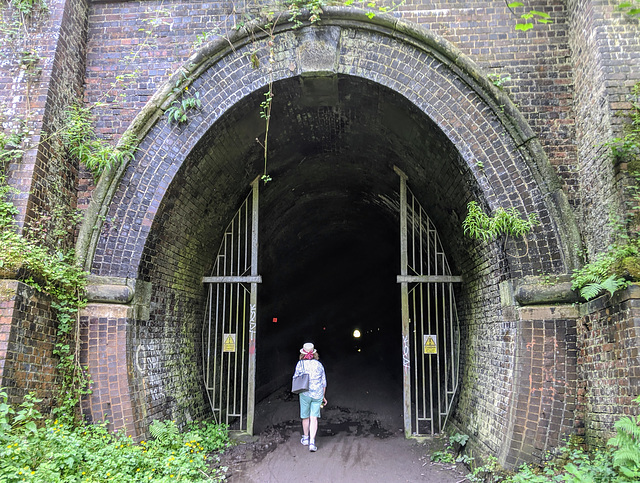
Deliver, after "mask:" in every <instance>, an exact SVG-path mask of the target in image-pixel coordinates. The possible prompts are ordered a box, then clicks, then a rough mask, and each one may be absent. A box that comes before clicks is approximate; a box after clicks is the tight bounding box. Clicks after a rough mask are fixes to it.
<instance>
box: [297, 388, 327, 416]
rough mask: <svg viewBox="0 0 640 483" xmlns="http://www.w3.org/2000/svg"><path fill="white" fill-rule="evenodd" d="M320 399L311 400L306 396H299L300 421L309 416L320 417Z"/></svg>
mask: <svg viewBox="0 0 640 483" xmlns="http://www.w3.org/2000/svg"><path fill="white" fill-rule="evenodd" d="M321 404H322V399H311V397H309V396H307V395H306V394H300V419H307V418H308V417H309V416H313V417H314V418H319V417H320V405H321Z"/></svg>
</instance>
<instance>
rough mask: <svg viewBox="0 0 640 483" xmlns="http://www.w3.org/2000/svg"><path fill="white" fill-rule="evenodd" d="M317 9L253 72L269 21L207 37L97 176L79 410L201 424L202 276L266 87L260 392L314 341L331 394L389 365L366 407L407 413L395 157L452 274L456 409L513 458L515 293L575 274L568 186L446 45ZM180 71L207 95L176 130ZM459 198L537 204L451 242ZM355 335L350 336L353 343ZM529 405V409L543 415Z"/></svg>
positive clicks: (251, 167)
mask: <svg viewBox="0 0 640 483" xmlns="http://www.w3.org/2000/svg"><path fill="white" fill-rule="evenodd" d="M325 13H326V15H325V16H324V18H323V22H322V26H313V25H312V26H305V27H303V28H300V29H296V28H293V26H292V25H288V24H287V25H284V24H283V25H278V27H277V29H276V30H277V31H276V32H275V33H274V37H273V50H274V53H275V55H274V57H273V60H274V64H272V67H273V69H270V68H266V69H264V68H256V66H255V64H254V63H253V62H251V58H252V57H253V55H252V54H255V55H256V56H258V58H259V59H260V60H261V62H262V61H263V60H264V61H265V62H267V61H268V59H270V47H269V44H268V41H269V39H267V38H266V37H265V36H264V35H263V34H264V32H263V31H258V30H256V31H254V32H248V31H242V32H238V33H237V35H236V37H234V38H233V39H229V41H227V39H225V40H224V41H221V42H218V43H215V44H211V45H208V46H206V47H204V48H203V49H202V50H201V51H199V52H198V53H197V54H195V55H194V57H193V58H192V59H191V60H190V61H189V62H188V63H186V64H185V65H184V66H183V68H182V69H181V70H180V72H178V73H176V75H175V76H174V77H173V78H172V79H170V80H169V81H168V82H167V83H166V84H165V85H164V86H163V87H162V88H161V89H160V90H159V91H158V92H157V96H154V99H152V100H151V101H150V102H149V104H148V105H147V107H145V109H144V110H143V111H141V112H140V114H139V115H138V116H137V117H136V120H135V121H134V122H133V123H132V127H131V128H130V129H131V131H132V132H131V133H132V134H134V135H139V139H140V144H139V146H138V150H137V151H136V154H135V156H134V158H133V159H131V160H128V161H127V163H125V164H123V165H122V166H117V167H114V168H113V169H112V170H110V171H109V172H108V173H106V175H103V177H102V178H101V180H100V182H99V184H98V186H97V187H96V191H95V193H94V197H93V199H92V206H91V207H90V209H89V210H88V212H87V217H86V219H85V221H84V222H83V225H82V229H81V231H80V236H79V241H78V248H79V250H78V253H80V254H84V255H80V256H81V257H84V261H85V266H87V267H90V268H91V271H92V274H93V275H94V276H95V277H96V279H97V281H96V284H97V285H98V288H97V289H96V291H95V293H96V294H97V296H96V297H95V298H93V299H92V304H90V306H89V307H88V308H87V309H86V311H85V314H84V317H85V318H86V324H85V325H84V327H85V329H83V330H84V333H83V338H84V341H85V342H86V343H85V347H86V349H84V356H83V357H84V358H85V359H86V360H87V361H88V365H89V369H90V371H91V372H92V374H93V373H95V374H99V375H100V378H99V379H97V382H96V387H97V389H98V390H96V391H95V392H94V394H92V396H91V398H90V400H87V401H85V407H86V408H87V411H88V412H89V413H90V414H92V415H93V417H94V418H95V419H98V418H103V417H104V415H105V414H106V415H107V416H106V417H107V418H108V419H110V420H112V421H114V427H124V428H126V429H127V431H129V432H130V433H131V434H135V435H145V434H147V433H148V428H149V424H150V423H151V421H153V420H154V419H165V418H171V419H176V420H179V421H182V422H186V421H189V420H190V419H193V418H196V417H203V416H207V415H210V414H211V409H210V407H209V404H208V402H207V398H206V393H205V391H206V390H205V388H204V387H203V369H202V367H203V364H202V362H203V360H204V357H205V355H204V351H203V347H202V343H201V337H202V328H203V320H204V306H205V300H206V296H207V291H206V289H205V284H203V278H204V277H206V276H208V275H210V274H211V271H212V268H213V266H214V263H215V258H216V253H217V251H218V249H219V247H220V245H221V242H222V239H223V237H224V233H225V227H226V226H227V224H228V223H229V221H230V220H231V219H232V218H233V217H234V213H236V212H237V210H238V208H239V207H240V206H241V204H242V202H243V200H244V199H245V197H246V196H247V192H248V190H249V186H250V185H251V183H252V181H253V180H255V179H256V177H257V176H260V174H261V173H262V172H263V169H264V164H265V160H264V153H263V149H262V146H261V144H260V143H259V142H256V139H259V140H263V139H264V135H265V123H264V120H263V119H261V117H260V103H261V102H262V101H263V100H264V93H265V92H266V90H267V86H268V85H269V83H271V82H273V89H274V95H275V97H274V102H273V111H272V119H271V123H270V129H269V144H268V146H269V150H268V158H267V163H266V165H267V167H266V171H267V173H268V174H269V175H270V176H271V178H272V179H273V180H272V181H270V182H269V183H267V184H266V185H262V184H261V186H260V215H259V216H260V242H259V250H260V252H259V272H260V275H261V276H262V283H261V284H260V285H261V287H260V290H259V301H258V302H259V304H260V307H259V308H258V320H257V326H256V331H257V332H258V336H259V337H258V341H257V351H256V358H257V364H256V369H257V371H256V381H257V387H256V393H257V395H258V398H259V399H260V398H262V397H264V396H265V395H268V394H271V393H273V391H275V390H276V389H277V388H278V387H281V386H283V385H284V384H288V381H289V378H290V376H291V373H292V371H293V365H294V363H295V360H296V356H297V354H298V350H299V348H300V346H301V344H302V343H303V342H305V341H308V340H312V341H313V342H314V343H315V344H316V345H317V346H318V349H319V350H320V352H321V355H322V358H323V359H324V360H325V362H326V364H327V368H328V370H329V371H330V372H329V374H330V379H329V395H330V396H331V397H330V399H331V400H332V402H335V399H336V396H335V395H334V394H339V393H338V392H337V391H336V392H335V393H332V390H333V389H332V388H335V386H336V385H340V384H339V382H340V381H341V380H342V381H345V386H346V387H347V388H348V391H345V393H344V394H343V395H346V396H347V397H348V396H349V395H350V394H352V393H356V391H361V389H360V387H361V386H358V383H359V380H360V379H361V380H362V381H363V385H364V386H365V387H366V386H367V385H368V386H372V385H373V383H374V382H375V381H377V380H378V379H381V377H380V375H381V374H382V375H385V377H387V376H386V374H388V379H387V380H388V381H389V384H388V387H385V391H387V390H388V392H384V394H383V395H382V396H380V397H379V399H382V398H384V400H385V401H386V400H387V399H388V400H389V401H391V403H390V404H391V405H392V406H390V407H391V409H390V410H391V411H396V409H395V408H396V407H398V406H399V405H400V404H401V399H402V398H401V397H399V396H397V394H398V393H397V392H395V391H397V389H392V388H394V387H395V388H397V387H398V384H399V378H400V375H399V370H400V366H401V365H404V347H403V346H401V340H399V338H400V332H399V329H398V325H399V321H400V313H401V311H400V310H399V298H400V289H399V287H398V285H399V284H398V283H397V280H396V277H397V276H398V275H399V265H401V264H399V263H398V258H399V246H398V245H399V238H400V230H399V224H400V223H399V218H398V217H399V212H400V209H399V206H400V194H399V180H398V173H397V172H396V171H395V170H394V168H395V167H397V168H398V169H399V170H400V171H401V172H403V173H404V174H405V175H406V178H407V180H408V185H409V186H410V188H411V191H412V193H413V196H415V199H416V200H417V201H418V203H419V204H420V205H421V206H422V207H423V208H424V209H425V211H426V213H427V214H428V216H429V217H430V219H431V220H432V222H433V224H434V226H435V228H436V229H437V233H438V234H439V237H440V240H441V243H442V246H443V252H444V253H445V254H446V256H447V259H448V261H449V264H450V272H451V274H455V275H461V276H462V277H463V280H464V282H463V283H462V284H460V287H459V288H458V289H456V290H457V292H456V295H457V302H458V307H459V311H458V316H459V321H460V337H461V343H460V346H461V347H462V352H461V358H460V369H461V372H462V374H461V380H462V385H461V386H460V391H459V402H458V404H459V405H460V407H461V408H464V411H458V412H454V414H453V419H455V422H456V424H458V425H459V426H460V427H463V428H465V430H466V431H468V432H469V433H470V434H472V435H473V437H474V438H475V439H476V440H477V441H479V442H481V443H482V444H483V445H486V447H487V448H489V449H490V451H492V452H494V453H496V454H500V457H501V458H502V460H504V461H506V458H508V457H509V458H512V459H513V461H519V460H520V459H523V458H524V459H526V457H527V454H528V452H529V449H528V447H527V446H526V444H525V443H524V442H523V441H524V439H523V438H522V437H521V435H519V434H516V433H515V432H514V431H515V430H516V429H517V428H516V426H515V421H516V420H517V417H516V416H517V415H516V414H514V413H512V408H514V407H515V406H514V404H513V402H514V400H515V399H514V398H519V399H518V401H525V402H526V401H528V399H527V398H528V397H529V394H530V392H531V391H533V390H534V389H535V388H533V387H531V384H533V382H532V381H533V379H532V378H530V377H529V376H530V375H531V374H533V372H532V371H533V369H532V366H531V367H529V366H522V364H523V363H522V361H523V360H524V359H523V357H528V356H529V354H530V345H529V344H527V343H526V342H524V341H525V338H523V337H522V335H523V334H525V335H527V334H530V333H531V331H529V332H523V331H526V330H527V327H528V326H527V325H526V324H531V323H532V322H531V321H530V320H528V321H525V322H523V321H522V320H520V318H519V317H520V315H519V313H518V311H517V307H516V306H515V303H514V302H513V300H511V299H510V298H509V297H510V294H509V290H510V287H512V282H513V281H516V280H521V279H524V278H525V277H529V276H535V275H539V274H540V273H546V274H564V273H567V271H568V270H570V268H572V267H573V266H575V264H576V254H575V253H574V252H573V251H572V248H571V247H573V246H574V243H573V242H574V240H576V239H577V238H576V236H577V233H578V231H577V228H576V226H575V223H574V220H573V218H572V216H570V215H565V213H570V209H569V208H567V207H568V204H567V202H566V197H564V193H563V192H562V187H561V186H560V184H559V183H558V182H557V177H556V175H555V173H554V172H553V169H552V168H551V166H550V164H549V162H548V160H547V159H546V157H545V155H544V152H543V149H542V146H541V145H540V143H539V141H538V140H537V139H536V138H535V135H534V134H533V132H532V131H531V129H530V127H529V126H528V125H527V123H526V122H525V120H524V118H523V117H522V115H521V114H520V113H519V112H518V111H517V109H516V108H515V106H514V105H513V104H512V103H511V101H510V100H509V99H508V98H507V97H506V95H505V94H504V93H501V92H499V91H498V90H497V89H496V88H495V86H493V85H492V84H491V83H490V82H489V81H488V80H487V78H486V76H485V75H484V74H483V73H482V72H481V71H480V70H479V69H478V68H477V67H476V66H475V65H474V64H473V63H472V62H471V61H470V60H469V59H466V58H465V56H463V55H462V54H461V53H460V52H458V51H457V50H456V49H455V47H454V46H452V45H450V44H449V43H447V42H446V41H445V40H444V39H439V38H436V37H435V36H434V35H433V34H432V33H430V32H429V31H426V30H421V29H419V28H415V26H411V25H406V24H402V22H401V21H399V20H396V19H392V18H389V17H384V18H383V17H376V18H375V19H373V20H372V19H369V18H367V17H366V15H364V14H361V13H355V12H350V13H347V14H345V13H344V12H342V11H341V10H340V11H334V12H332V13H331V14H329V13H327V12H325ZM261 65H264V62H263V63H262V64H261ZM270 65H271V64H270ZM176 82H178V85H179V86H181V87H184V88H186V87H188V88H189V92H198V93H199V94H200V98H201V100H202V106H201V109H199V110H196V111H193V112H190V113H189V120H188V122H186V123H184V124H180V125H176V124H172V123H171V122H169V121H168V120H167V119H166V116H164V113H163V109H166V108H167V107H168V106H170V105H171V103H172V102H174V101H175V100H176V97H175V96H176V95H178V94H179V93H180V92H184V91H181V90H180V89H178V90H176V89H175V87H176ZM182 82H184V84H181V83H182ZM176 91H179V92H178V94H175V92H176ZM469 201H477V202H478V203H479V204H480V205H481V206H482V207H483V209H484V210H485V211H486V212H489V213H490V212H492V211H494V210H497V209H499V208H504V209H515V210H517V211H518V213H520V214H521V215H523V216H528V215H529V214H532V213H535V214H537V215H538V217H539V218H540V220H541V221H542V224H541V225H540V226H537V227H535V228H534V229H533V231H532V232H531V233H530V234H529V236H528V239H527V240H526V241H523V240H520V239H514V238H513V237H511V238H509V240H508V241H507V242H506V243H498V242H495V241H493V242H476V241H471V240H468V239H467V240H465V238H464V236H463V232H462V220H463V218H464V216H465V215H466V212H467V203H468V202H469ZM402 283H405V282H402ZM113 284H117V286H118V287H119V288H117V289H114V288H113ZM125 286H126V287H125ZM123 287H125V288H123ZM121 294H122V296H121ZM530 316H531V317H534V316H537V312H531V314H530ZM274 319H277V321H276V322H274ZM105 321H106V322H105ZM404 323H405V322H404V321H403V324H404ZM105 324H108V325H109V331H107V330H106V329H105ZM523 324H524V325H523ZM355 325H358V328H359V329H360V330H361V331H362V332H363V333H364V334H365V338H364V339H362V341H360V344H361V345H360V347H358V348H360V349H361V352H354V351H357V348H355V347H353V345H352V344H354V340H353V339H352V338H351V336H350V333H351V331H352V330H353V328H354V326H355ZM111 327H113V331H114V332H115V334H116V335H113V334H112V329H111ZM543 327H546V326H545V325H544V324H543ZM378 329H380V330H379V331H378ZM372 330H373V331H374V332H371V331H372ZM397 331H398V332H397ZM378 332H379V333H380V336H379V337H378V334H377V333H378ZM531 337H533V336H531ZM114 341H115V342H114ZM402 344H404V341H402ZM414 345H416V344H414ZM104 347H107V348H108V351H109V352H108V353H107V354H106V355H105V354H103V353H102V352H101V351H102V349H103V348H104ZM401 350H402V352H400V351H401ZM354 361H356V362H354ZM360 361H362V362H363V364H362V366H359V365H358V364H359V362H360ZM395 365H397V366H398V370H396V368H395ZM359 367H365V368H367V369H371V373H374V376H373V377H371V375H370V374H365V373H364V372H362V373H359V372H357V371H356V370H355V369H354V368H359ZM402 370H404V367H403V368H402ZM361 374H364V376H363V377H360V375H361ZM480 374H481V375H482V377H479V375H480ZM403 377H404V376H403ZM332 378H333V379H332ZM405 386H406V385H405ZM536 390H537V389H536ZM365 392H366V389H365ZM554 394H555V393H554ZM558 394H559V393H558ZM387 395H390V397H388V398H387ZM341 397H342V395H341ZM558 397H559V396H558ZM554 398H555V396H552V397H551V396H550V397H549V399H553V400H554V401H555V399H554ZM405 399H406V397H405ZM526 404H528V406H526V407H527V408H529V410H530V412H531V415H532V416H531V417H532V418H536V417H538V416H539V415H540V414H542V413H544V411H545V409H544V408H545V406H544V405H538V406H536V405H533V403H531V404H529V403H526ZM396 405H398V406H396ZM553 408H554V410H555V408H556V405H553ZM557 410H558V411H564V406H563V405H562V403H560V404H559V405H558V406H557ZM400 413H401V411H400V410H398V414H400ZM563 414H564V412H563ZM567 414H568V413H567ZM567 417H568V416H566V417H565V416H562V418H563V421H565V420H566V419H567ZM563 424H564V423H563ZM558 434H559V433H558ZM529 454H530V452H529ZM514 464H515V463H514Z"/></svg>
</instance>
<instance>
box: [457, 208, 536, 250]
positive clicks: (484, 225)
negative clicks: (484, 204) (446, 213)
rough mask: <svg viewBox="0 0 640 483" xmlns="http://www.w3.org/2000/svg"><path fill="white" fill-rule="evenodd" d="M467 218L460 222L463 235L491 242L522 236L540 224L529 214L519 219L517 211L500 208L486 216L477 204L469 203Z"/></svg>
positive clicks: (533, 215)
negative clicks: (502, 237)
mask: <svg viewBox="0 0 640 483" xmlns="http://www.w3.org/2000/svg"><path fill="white" fill-rule="evenodd" d="M467 209H468V210H469V212H468V213H467V217H466V218H465V219H464V221H463V222H462V227H463V229H464V233H465V235H468V236H469V237H471V238H475V239H481V240H485V241H488V240H491V239H493V238H496V237H498V236H501V235H507V236H523V235H526V234H527V233H529V232H530V231H531V229H532V228H533V227H534V226H536V225H538V224H540V222H539V220H538V216H537V215H536V214H535V213H531V214H530V215H529V216H528V218H526V219H523V218H521V217H520V214H519V213H518V210H516V209H515V208H509V209H507V210H505V209H504V208H502V207H500V208H498V209H497V210H496V212H495V214H494V215H493V216H488V215H486V214H485V213H484V212H483V211H482V210H481V209H480V206H479V205H478V203H476V202H475V201H470V202H469V203H468V204H467Z"/></svg>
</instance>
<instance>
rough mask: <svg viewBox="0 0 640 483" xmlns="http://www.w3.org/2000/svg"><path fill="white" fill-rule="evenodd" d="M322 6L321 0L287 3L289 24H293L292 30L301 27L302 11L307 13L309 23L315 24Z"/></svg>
mask: <svg viewBox="0 0 640 483" xmlns="http://www.w3.org/2000/svg"><path fill="white" fill-rule="evenodd" d="M324 5H325V2H324V1H323V0H291V1H290V2H288V3H287V8H288V10H289V13H290V17H289V22H293V25H294V28H297V27H301V26H302V21H301V20H300V17H301V16H302V13H303V12H304V11H307V12H308V13H309V21H310V22H311V23H315V22H317V21H319V20H320V15H322V7H323V6H324Z"/></svg>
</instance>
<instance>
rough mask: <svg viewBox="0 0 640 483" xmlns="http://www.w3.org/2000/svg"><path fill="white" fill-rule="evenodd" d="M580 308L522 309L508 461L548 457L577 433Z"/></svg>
mask: <svg viewBox="0 0 640 483" xmlns="http://www.w3.org/2000/svg"><path fill="white" fill-rule="evenodd" d="M577 315H578V313H577V309H576V308H575V307H571V306H556V307H542V308H535V307H534V308H522V309H520V310H519V316H520V317H519V318H520V321H519V322H520V323H519V327H518V341H517V344H516V346H517V348H516V351H517V356H516V357H517V358H518V370H517V374H516V380H515V384H514V392H515V394H516V396H515V397H514V398H513V403H512V404H511V405H510V407H509V409H508V411H509V412H510V413H511V417H512V418H514V421H515V424H514V426H513V434H512V435H511V438H512V452H511V454H510V455H509V456H508V457H507V464H508V465H510V466H515V465H517V463H518V461H522V460H526V459H527V455H531V457H532V458H533V459H534V460H536V461H542V460H544V458H545V456H546V454H547V452H548V451H550V450H553V449H554V448H557V447H558V446H560V445H561V444H562V443H563V442H564V441H566V439H567V437H568V436H570V435H571V434H574V433H575V410H576V405H577V390H578V388H577V380H578V375H577V341H576V318H577Z"/></svg>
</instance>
